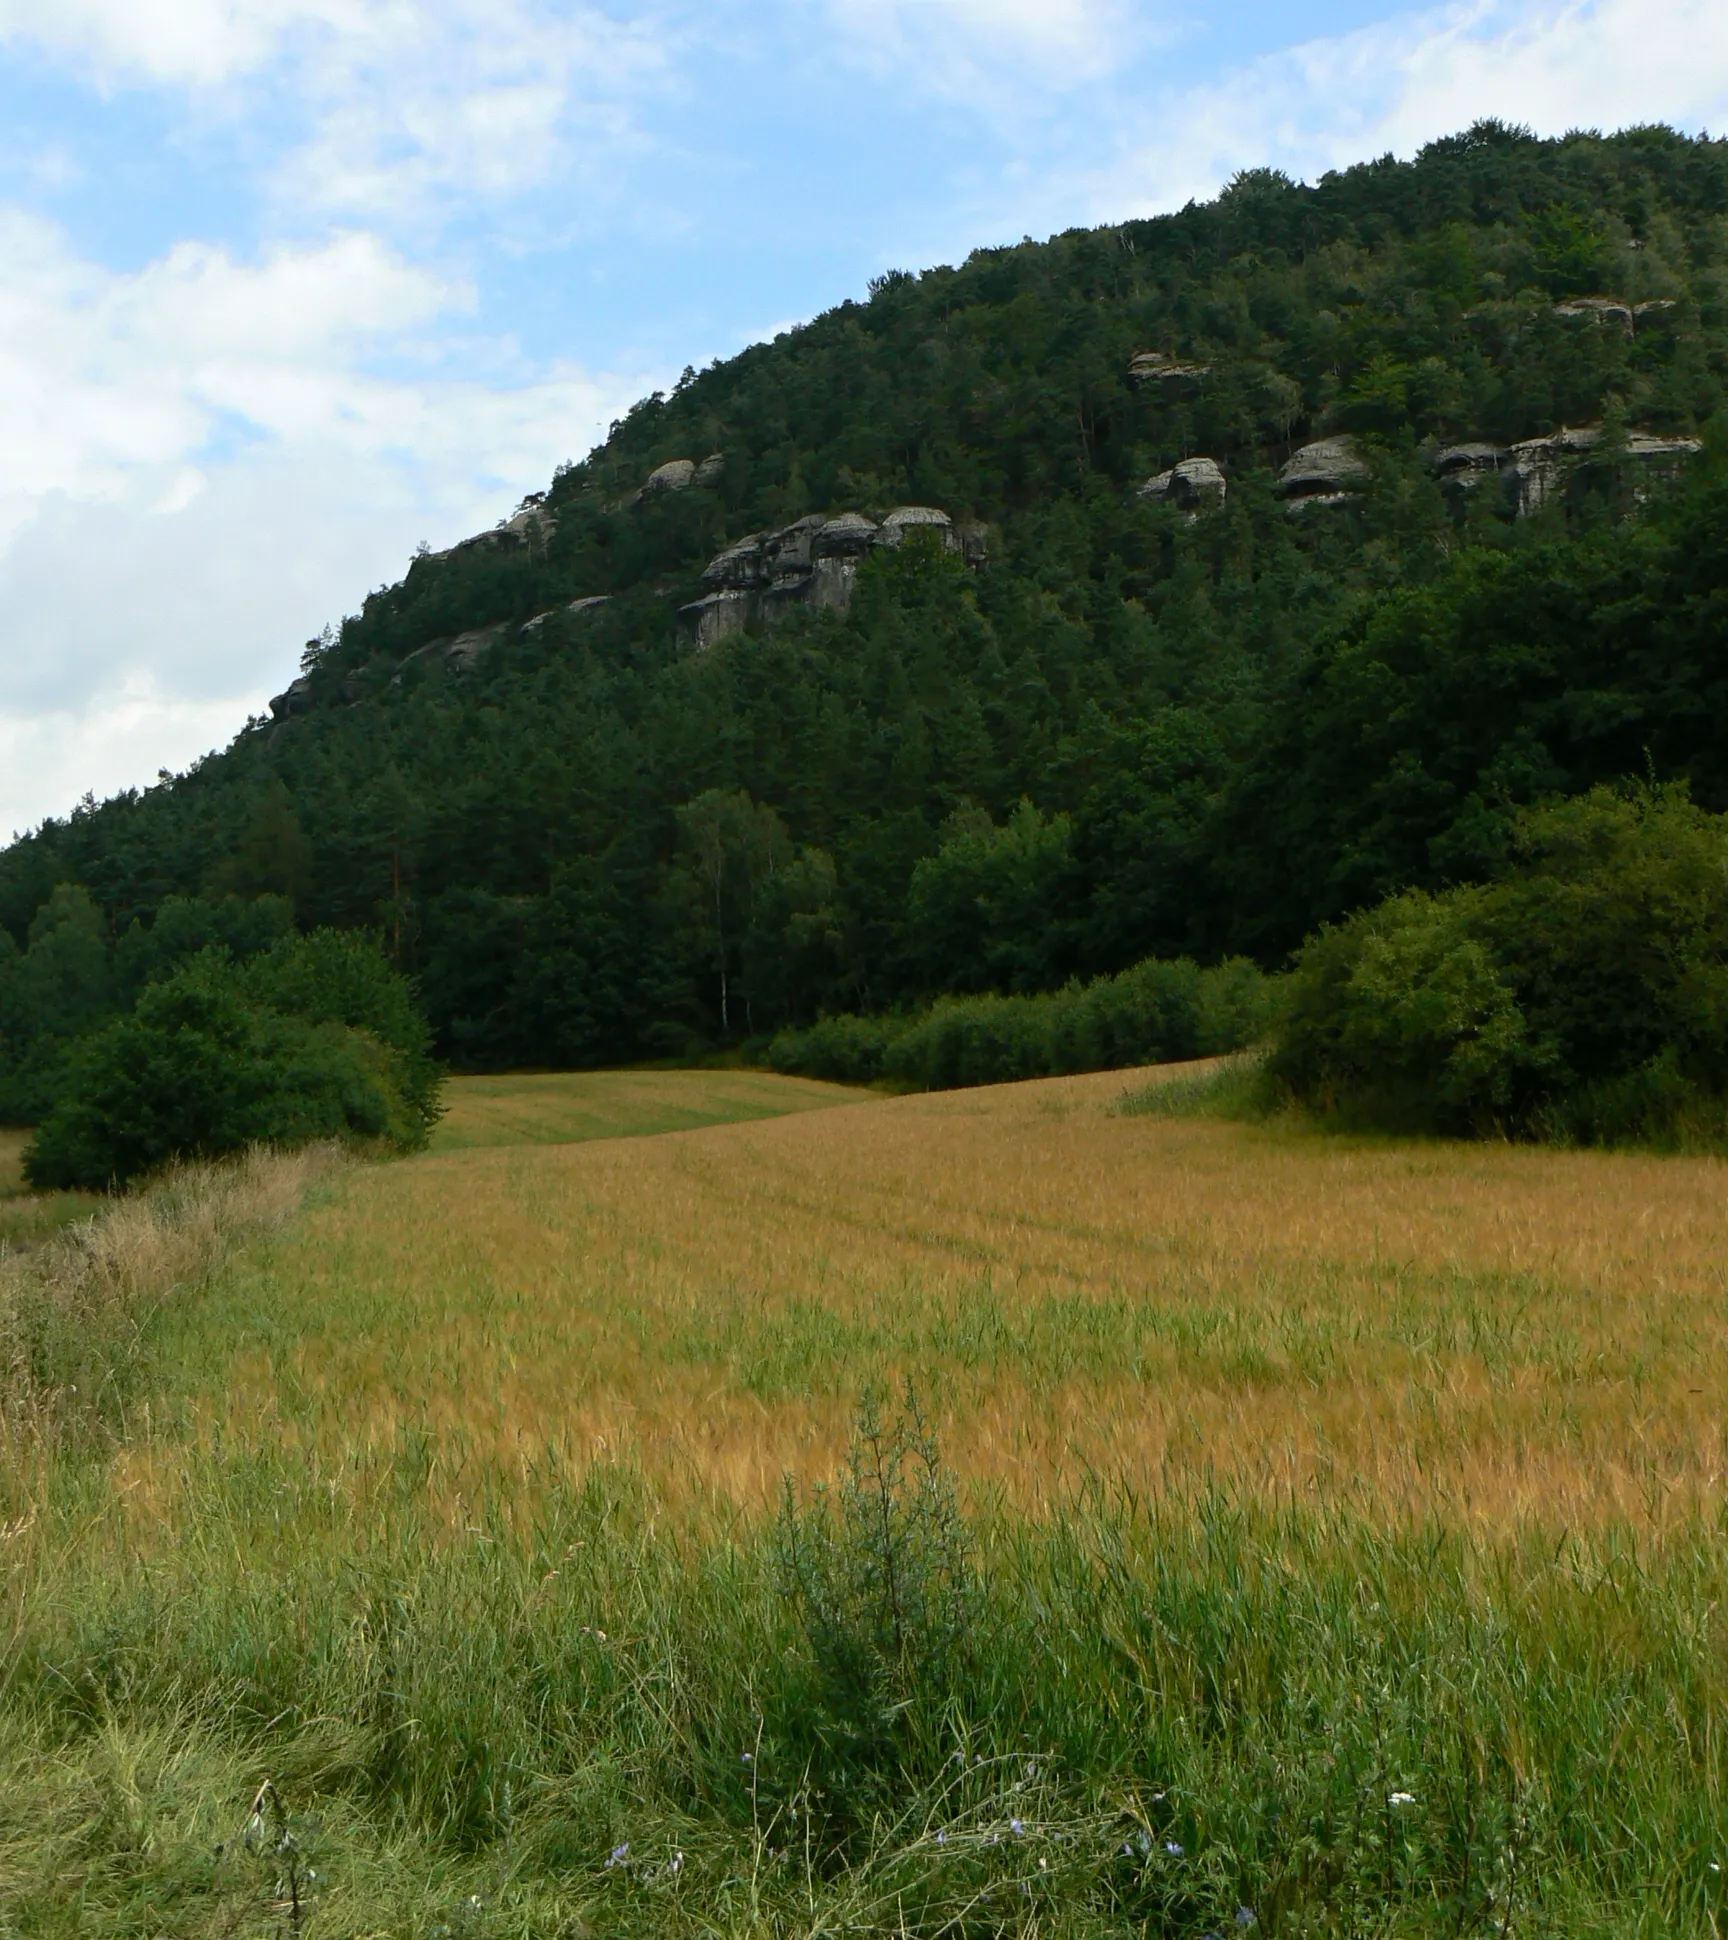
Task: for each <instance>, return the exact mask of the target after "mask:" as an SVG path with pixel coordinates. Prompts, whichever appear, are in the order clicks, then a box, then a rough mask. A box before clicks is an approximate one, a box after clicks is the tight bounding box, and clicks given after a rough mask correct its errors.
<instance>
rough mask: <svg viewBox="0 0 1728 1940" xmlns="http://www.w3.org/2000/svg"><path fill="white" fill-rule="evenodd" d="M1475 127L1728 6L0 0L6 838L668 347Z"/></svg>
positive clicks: (1672, 52)
mask: <svg viewBox="0 0 1728 1940" xmlns="http://www.w3.org/2000/svg"><path fill="white" fill-rule="evenodd" d="M1485 115H1495V116H1499V117H1501V118H1502V119H1505V120H1508V121H1513V122H1519V123H1523V124H1526V125H1528V126H1530V127H1533V128H1535V129H1536V130H1537V131H1538V132H1539V133H1542V134H1558V133H1562V132H1564V131H1565V130H1567V129H1569V128H1577V127H1596V128H1602V129H1610V128H1616V127H1623V126H1627V125H1630V124H1633V123H1637V122H1649V121H1666V122H1668V123H1670V124H1672V125H1674V126H1676V127H1680V128H1683V129H1686V130H1688V131H1691V132H1696V131H1698V130H1701V129H1710V130H1721V129H1723V128H1724V127H1728V4H1724V0H1451V3H1450V4H1442V5H1429V6H1419V7H1416V8H1408V7H1399V6H1394V5H1390V4H1387V0H1310V4H1308V5H1306V6H1294V7H1293V6H1290V5H1288V4H1281V3H1280V4H1275V3H1274V0H1235V4H1233V5H1228V6H1221V5H1219V4H1218V0H705V3H703V0H664V4H650V3H647V0H644V3H642V4H638V3H637V0H608V3H606V4H590V3H589V0H0V839H4V837H5V835H6V833H7V832H8V831H21V830H24V829H27V828H29V827H32V826H34V825H35V824H37V823H38V822H40V821H41V820H42V818H43V817H45V816H48V815H58V814H64V813H66V812H67V811H68V810H69V809H70V808H71V807H72V806H73V805H74V804H75V803H76V802H77V801H78V800H79V799H80V798H81V797H82V796H83V795H85V794H86V793H87V792H88V793H93V794H94V795H96V796H98V797H102V796H106V795H109V794H112V793H114V792H115V791H116V790H118V789H121V788H127V787H140V786H147V785H149V784H150V783H151V782H152V781H154V780H155V778H156V777H157V775H158V774H159V773H160V772H161V771H163V770H179V769H181V768H183V767H185V766H186V765H187V764H188V763H189V762H191V761H194V760H196V759H197V758H198V757H199V756H200V755H201V754H203V753H204V752H206V751H207V750H209V749H211V748H213V747H219V746H222V745H223V744H225V743H226V742H227V741H228V740H229V739H230V738H231V737H232V735H233V734H234V733H236V732H237V731H238V730H239V729H240V728H241V727H243V726H244V724H245V722H246V720H247V718H248V716H249V715H252V714H259V713H263V712H264V711H266V709H267V705H268V697H269V695H270V694H272V693H275V692H278V691H280V690H281V688H282V687H284V686H285V685H286V684H287V682H288V681H289V679H291V678H292V676H293V675H294V673H295V672H296V670H297V663H298V658H299V653H300V649H301V646H302V644H303V642H304V641H306V640H307V639H308V638H309V637H311V636H312V635H315V634H317V633H318V632H320V630H321V629H322V628H323V627H324V626H326V625H329V624H339V623H340V621H341V619H342V616H343V615H344V614H345V613H348V612H352V611H355V610H356V609H357V608H358V606H359V604H360V602H361V601H362V600H363V599H364V597H365V595H366V594H367V592H368V591H370V590H371V589H372V588H374V587H376V586H379V585H383V584H387V583H389V582H390V581H392V580H394V579H396V578H399V577H400V575H401V573H402V572H403V570H404V569H405V567H406V565H407V562H408V559H409V557H410V556H411V554H412V551H413V549H414V547H415V545H416V544H417V543H418V542H420V541H422V540H424V541H426V542H428V543H429V544H430V545H432V546H434V547H441V546H445V545H448V544H450V543H452V542H453V541H454V540H456V539H459V538H461V537H463V536H465V535H466V534H468V533H471V532H475V531H479V530H482V529H484V528H485V527H487V526H490V525H492V524H494V523H495V522H496V521H497V520H498V519H499V518H501V517H503V516H506V515H507V514H508V513H509V512H510V511H511V510H512V509H513V508H514V506H515V504H516V503H517V501H519V500H520V498H521V497H522V495H523V494H524V493H526V492H529V491H533V490H537V489H540V488H542V487H543V486H544V485H545V484H546V483H547V482H548V480H549V478H550V476H551V474H552V471H553V470H554V468H555V467H556V466H557V465H558V464H559V463H560V462H562V461H564V460H567V459H574V458H578V457H580V456H581V455H582V454H583V453H584V452H585V451H587V450H588V449H589V448H590V447H591V446H592V445H593V444H594V443H595V442H597V441H598V440H599V439H600V438H602V437H603V436H604V435H605V432H606V428H607V426H608V424H609V423H610V422H611V420H612V419H614V418H616V417H617V416H619V415H621V413H622V412H623V411H624V410H625V409H626V408H627V407H628V406H629V404H630V403H632V402H633V401H634V400H635V399H636V398H638V397H641V396H643V395H645V394H646V393H647V392H649V391H652V390H654V389H657V388H664V387H667V386H669V385H670V384H671V383H672V382H673V381H675V380H676V378H677V375H678V373H679V371H681V370H682V369H683V368H684V366H685V365H687V364H693V365H695V366H697V367H698V368H700V367H702V366H704V365H706V364H707V363H708V362H710V361H711V360H712V359H714V358H716V357H727V356H730V355H732V354H733V353H734V352H736V351H738V350H741V349H742V348H743V347H744V346H745V345H746V344H748V343H752V342H756V341H759V340H761V339H764V338H769V337H772V336H774V335H776V334H777V333H778V332H780V331H781V330H784V329H786V328H788V327H789V326H790V325H792V324H794V323H797V322H799V321H802V320H804V319H806V318H809V317H811V316H814V315H816V314H817V313H819V312H820V311H822V310H823V309H826V308H827V307H829V306H830V305H832V304H834V303H837V302H839V301H841V300H842V299H844V298H846V297H848V296H858V295H861V294H862V293H863V290H864V286H865V284H866V282H867V281H868V279H869V278H870V277H872V276H875V275H879V274H880V273H881V272H882V271H884V270H886V269H890V268H903V269H913V270H916V269H922V268H925V267H927V266H929V265H931V264H934V263H939V262H954V261H958V260H960V259H962V258H964V257H965V256H966V255H967V254H969V253H970V252H971V250H973V249H974V248H977V247H979V246H981V245H988V244H995V243H1003V242H1014V241H1018V240H1019V239H1020V238H1021V237H1022V236H1026V235H1030V236H1045V235H1048V234H1051V233H1052V232H1054V231H1056V230H1060V229H1065V228H1069V227H1072V226H1074V225H1076V224H1083V223H1096V222H1107V221H1116V220H1121V219H1123V218H1125V217H1128V216H1134V215H1148V214H1154V213H1157V212H1158V211H1161V210H1166V209H1171V208H1177V207H1180V206H1181V205H1182V204H1183V203H1184V202H1186V201H1188V200H1189V199H1190V198H1195V197H1200V198H1204V197H1207V196H1210V195H1212V194H1214V193H1216V192H1217V190H1218V189H1219V188H1220V187H1222V186H1223V184H1224V183H1225V182H1227V181H1228V180H1229V178H1230V176H1231V175H1232V174H1233V173H1234V172H1235V171H1236V170H1237V169H1240V168H1252V167H1263V166H1269V167H1277V168H1282V169H1284V170H1286V171H1287V172H1289V173H1290V174H1291V175H1294V176H1298V177H1303V178H1307V179H1312V178H1313V177H1314V176H1316V175H1318V174H1319V173H1321V172H1322V171H1324V170H1325V169H1328V168H1333V167H1339V166H1344V165H1347V164H1349V163H1350V162H1353V161H1357V160H1361V159H1364V158H1367V157H1370V156H1374V155H1380V154H1385V153H1388V152H1391V153H1395V154H1398V155H1409V154H1412V153H1413V152H1414V151H1415V150H1416V149H1417V148H1418V147H1420V146H1421V144H1422V143H1423V142H1425V141H1428V140H1431V139H1433V138H1434V137H1435V136H1437V135H1441V134H1446V133H1449V132H1453V131H1455V130H1457V129H1460V128H1463V127H1466V126H1468V125H1469V124H1470V123H1471V122H1472V121H1475V120H1477V119H1478V118H1480V117H1482V116H1485Z"/></svg>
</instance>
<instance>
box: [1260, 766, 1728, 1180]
mask: <svg viewBox="0 0 1728 1940" xmlns="http://www.w3.org/2000/svg"><path fill="white" fill-rule="evenodd" d="M1269 1073H1270V1075H1271V1077H1272V1078H1273V1079H1274V1080H1275V1081H1276V1082H1278V1083H1280V1084H1281V1085H1282V1086H1284V1087H1285V1088H1286V1089H1287V1090H1288V1091H1289V1092H1290V1093H1291V1094H1293V1095H1294V1096H1295V1097H1296V1098H1297V1099H1298V1100H1299V1101H1300V1102H1302V1103H1303V1104H1305V1105H1308V1106H1310V1107H1313V1108H1317V1109H1319V1110H1320V1111H1322V1112H1324V1113H1326V1114H1328V1115H1331V1116H1334V1117H1336V1118H1339V1119H1341V1120H1342V1121H1344V1122H1347V1123H1349V1122H1354V1123H1359V1124H1362V1125H1365V1126H1373V1127H1377V1128H1382V1129H1386V1130H1394V1131H1430V1132H1444V1133H1455V1134H1466V1135H1477V1136H1481V1135H1501V1136H1509V1137H1518V1138H1546V1139H1554V1140H1559V1141H1561V1142H1566V1143H1582V1144H1618V1143H1625V1142H1645V1143H1655V1144H1659V1145H1685V1144H1694V1143H1707V1144H1708V1143H1716V1142H1719V1141H1720V1140H1721V1139H1722V1138H1723V1137H1724V1136H1725V1135H1728V817H1723V816H1718V815H1710V814H1706V813H1705V812H1704V811H1703V810H1702V809H1700V808H1698V807H1697V806H1696V805H1695V804H1694V803H1692V802H1691V801H1690V800H1689V799H1688V797H1687V795H1686V794H1685V792H1684V791H1683V790H1682V789H1679V788H1657V787H1629V788H1627V789H1624V790H1618V791H1617V790H1611V789H1607V788H1599V789H1597V790H1595V791H1594V792H1592V793H1591V794H1589V795H1587V796H1584V797H1580V798H1577V799H1574V800H1571V801H1566V802H1558V803H1552V804H1548V805H1545V806H1542V807H1539V808H1535V809H1531V810H1528V811H1526V812H1524V813H1523V814H1522V815H1521V816H1520V817H1519V818H1518V819H1517V821H1516V823H1515V825H1514V829H1513V836H1512V843H1511V855H1510V858H1509V860H1508V863H1507V865H1506V867H1505V869H1504V871H1503V873H1502V874H1501V875H1500V877H1499V878H1498V879H1497V880H1495V881H1493V882H1490V883H1487V884H1481V885H1471V886H1467V887H1463V888H1458V889H1454V890H1451V891H1448V892H1445V893H1442V894H1438V895H1431V894H1425V893H1422V892H1420V891H1408V892H1406V893H1404V894H1402V895H1398V896H1394V897H1391V898H1390V899H1389V900H1387V901H1386V902H1384V903H1382V904H1380V905H1379V907H1377V908H1375V909H1373V910H1370V911H1367V912H1365V913H1363V914H1361V915H1359V916H1357V917H1355V918H1353V919H1351V920H1350V921H1349V922H1346V923H1343V924H1340V925H1338V926H1336V927H1332V928H1327V929H1323V930H1322V931H1320V932H1319V933H1318V934H1317V935H1316V936H1315V937H1313V938H1312V939H1311V940H1310V941H1309V942H1308V944H1307V945H1306V946H1305V947H1304V948H1303V950H1302V952H1301V955H1300V957H1299V959H1298V964H1297V971H1296V975H1295V977H1294V979H1293V981H1292V986H1291V993H1290V1001H1289V1007H1288V1011H1287V1015H1286V1017H1285V1020H1284V1023H1283V1026H1282V1029H1281V1031H1280V1034H1279V1037H1278V1042H1277V1044H1276V1047H1275V1049H1274V1051H1273V1053H1272V1056H1271V1058H1270V1060H1269Z"/></svg>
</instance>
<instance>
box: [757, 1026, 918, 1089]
mask: <svg viewBox="0 0 1728 1940" xmlns="http://www.w3.org/2000/svg"><path fill="white" fill-rule="evenodd" d="M904 1029H905V1024H904V1022H903V1021H902V1020H901V1019H899V1018H892V1017H824V1018H823V1019H822V1020H821V1022H820V1023H817V1024H812V1025H811V1026H810V1027H809V1029H808V1030H802V1031H781V1032H779V1033H778V1034H777V1035H776V1036H775V1038H774V1041H773V1042H772V1043H771V1044H770V1045H769V1047H768V1062H769V1064H770V1065H771V1066H772V1067H773V1068H774V1069H775V1070H776V1071H781V1072H784V1073H785V1074H786V1075H787V1076H788V1077H795V1078H826V1079H827V1080H828V1081H829V1082H830V1083H831V1084H853V1085H868V1084H874V1083H875V1082H876V1080H877V1079H878V1078H880V1077H881V1076H882V1075H883V1071H884V1067H885V1064H886V1060H887V1056H888V1047H889V1045H890V1044H892V1043H893V1041H894V1039H895V1038H896V1037H898V1036H899V1034H900V1033H901V1031H903V1030H904Z"/></svg>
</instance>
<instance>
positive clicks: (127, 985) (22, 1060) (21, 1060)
mask: <svg viewBox="0 0 1728 1940" xmlns="http://www.w3.org/2000/svg"><path fill="white" fill-rule="evenodd" d="M292 921H293V914H292V911H291V910H290V908H289V906H288V904H287V903H286V902H285V901H283V899H281V898H280V897H272V896H264V897H259V898H257V899H256V900H255V901H252V902H249V903H248V902H242V901H240V900H239V899H238V898H236V897H225V898H222V899H220V900H215V901H211V900H206V899H204V898H201V897H190V896H169V897H167V898H165V899H164V900H163V902H162V903H161V905H160V906H159V907H158V909H157V910H156V913H155V920H154V921H153V922H152V923H151V924H150V925H149V926H148V928H146V926H145V925H144V924H143V923H142V922H134V923H133V924H132V926H131V927H130V929H129V930H127V932H126V933H125V934H124V935H123V936H120V937H115V936H114V935H113V934H112V932H111V930H110V927H109V924H108V922H107V919H106V918H105V916H104V915H103V913H102V911H101V909H100V908H99V907H98V906H97V904H96V902H95V900H94V898H93V897H92V896H91V895H90V893H89V891H88V890H86V889H84V888H83V887H82V886H81V885H79V884H77V883H61V884H60V885H58V886H57V887H56V888H55V890H54V892H53V893H52V895H50V896H49V898H48V899H47V901H46V902H45V903H44V904H43V905H42V907H41V909H39V910H38V911H37V913H36V915H35V917H34V918H33V919H32V921H31V924H30V928H29V932H28V937H27V943H26V947H25V948H24V949H23V950H20V949H19V948H18V947H17V945H16V944H15V943H14V942H13V940H12V938H11V936H10V935H9V934H8V933H6V932H4V931H0V1124H9V1125H34V1124H36V1123H37V1122H39V1121H40V1120H41V1119H42V1118H43V1117H44V1116H45V1115H46V1114H47V1113H48V1112H49V1111H50V1110H51V1109H52V1107H53V1105H54V1102H55V1100H56V1098H58V1096H59V1095H60V1090H61V1087H62V1086H63V1084H64V1082H65V1076H66V1069H67V1060H68V1058H69V1056H70V1053H71V1049H72V1046H73V1044H74V1043H75V1041H76V1040H77V1039H78V1038H79V1037H80V1036H81V1035H82V1034H83V1033H85V1032H87V1031H89V1030H92V1029H94V1028H95V1026H97V1025H98V1024H100V1023H102V1022H103V1021H105V1020H106V1019H107V1018H109V1017H112V1016H114V1015H116V1014H117V1013H119V1012H121V1011H124V1010H125V1009H127V1008H128V1007H129V1006H130V1005H131V1004H132V1003H133V1002H134V1001H135V999H136V998H137V996H138V993H139V992H140V991H141V990H142V989H143V988H144V987H145V985H147V984H149V983H151V982H154V981H156V980H157V979H159V978H162V977H167V976H171V975H172V974H173V973H174V971H175V970H176V969H177V968H178V967H179V966H180V965H182V964H184V963H185V962H187V961H188V960H189V959H191V958H192V957H195V956H196V955H197V954H198V953H199V952H200V951H202V950H207V949H217V950H220V951H223V952H225V953H227V954H230V955H232V956H234V957H236V958H240V959H244V958H246V957H249V956H252V955H255V954H256V953H257V952H258V951H259V950H262V949H265V948H267V947H268V946H269V944H270V943H272V942H273V941H275V940H276V939H277V938H278V937H280V936H282V935H283V934H284V933H285V932H286V930H287V929H288V928H289V927H290V926H291V924H292Z"/></svg>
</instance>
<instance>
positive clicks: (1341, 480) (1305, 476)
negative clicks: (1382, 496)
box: [1278, 437, 1370, 512]
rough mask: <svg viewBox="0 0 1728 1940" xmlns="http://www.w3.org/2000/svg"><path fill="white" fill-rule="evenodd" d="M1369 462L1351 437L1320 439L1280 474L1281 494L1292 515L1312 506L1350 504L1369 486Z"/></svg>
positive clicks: (1295, 457) (1294, 456)
mask: <svg viewBox="0 0 1728 1940" xmlns="http://www.w3.org/2000/svg"><path fill="white" fill-rule="evenodd" d="M1369 477H1370V473H1369V470H1368V465H1367V461H1366V460H1365V459H1364V458H1363V456H1362V454H1361V452H1360V451H1358V450H1357V448H1356V440H1355V439H1354V438H1351V437H1338V438H1317V439H1316V440H1315V441H1314V443H1313V444H1311V445H1304V446H1303V447H1302V448H1301V450H1300V451H1298V452H1296V453H1295V454H1294V455H1293V456H1292V457H1291V458H1290V460H1289V461H1288V463H1287V464H1285V466H1284V467H1283V469H1282V470H1281V471H1280V472H1279V474H1278V493H1279V496H1280V497H1281V498H1284V499H1287V500H1288V501H1289V507H1290V510H1291V511H1292V512H1296V511H1306V510H1308V509H1309V508H1310V507H1311V506H1321V505H1345V504H1348V502H1349V500H1350V496H1351V494H1352V493H1353V492H1355V491H1359V490H1360V489H1361V488H1362V487H1363V486H1364V485H1366V484H1367V482H1368V479H1369Z"/></svg>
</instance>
